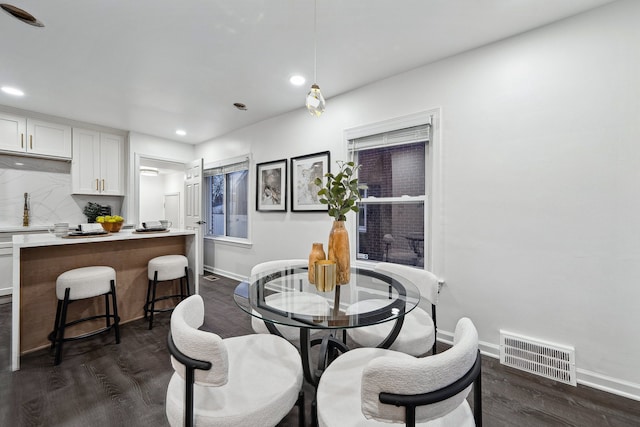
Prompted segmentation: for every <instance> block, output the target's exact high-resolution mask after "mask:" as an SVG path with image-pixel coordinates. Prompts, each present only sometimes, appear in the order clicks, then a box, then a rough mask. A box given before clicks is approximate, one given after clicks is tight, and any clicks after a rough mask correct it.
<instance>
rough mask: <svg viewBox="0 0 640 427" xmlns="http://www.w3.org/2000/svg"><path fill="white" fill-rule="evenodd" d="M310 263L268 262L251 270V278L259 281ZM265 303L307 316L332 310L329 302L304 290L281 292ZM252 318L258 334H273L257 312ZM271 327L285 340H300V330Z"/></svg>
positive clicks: (252, 323)
mask: <svg viewBox="0 0 640 427" xmlns="http://www.w3.org/2000/svg"><path fill="white" fill-rule="evenodd" d="M307 264H308V261H307V260H306V259H284V260H275V261H266V262H262V263H260V264H256V265H255V266H253V268H252V269H251V277H252V278H253V279H257V278H258V277H259V276H260V275H261V274H262V275H264V274H268V273H269V272H273V271H277V270H280V269H286V268H287V267H292V266H293V267H300V266H306V265H307ZM265 302H266V303H267V304H268V305H269V306H271V307H273V308H276V309H283V310H286V311H289V312H298V313H305V314H316V315H318V316H323V315H325V314H327V312H329V310H331V307H330V306H329V301H328V300H327V299H326V298H323V297H322V296H320V295H317V294H312V293H309V292H304V291H302V289H297V290H296V289H292V291H291V292H280V293H274V294H273V295H269V296H267V297H266V298H265ZM252 314H253V316H251V328H252V329H253V331H254V332H255V333H257V334H268V333H271V332H270V330H269V328H268V327H267V324H266V323H265V322H264V320H261V319H260V315H259V314H258V312H256V311H255V310H254V311H253V313H252ZM270 327H271V328H272V329H274V330H275V331H276V332H277V333H278V334H279V335H281V336H282V337H283V338H286V339H287V340H289V341H292V340H299V339H300V328H295V327H292V326H284V325H273V324H271V325H270Z"/></svg>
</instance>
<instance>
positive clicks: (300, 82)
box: [289, 74, 307, 86]
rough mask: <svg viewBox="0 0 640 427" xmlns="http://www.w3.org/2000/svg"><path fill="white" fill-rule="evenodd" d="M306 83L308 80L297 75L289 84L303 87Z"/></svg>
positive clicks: (291, 78) (292, 77) (290, 79)
mask: <svg viewBox="0 0 640 427" xmlns="http://www.w3.org/2000/svg"><path fill="white" fill-rule="evenodd" d="M306 81H307V80H306V79H305V78H304V77H302V76H300V75H297V74H296V75H295V76H291V77H290V78H289V82H290V83H291V84H292V85H294V86H302V85H303V84H304V82H306Z"/></svg>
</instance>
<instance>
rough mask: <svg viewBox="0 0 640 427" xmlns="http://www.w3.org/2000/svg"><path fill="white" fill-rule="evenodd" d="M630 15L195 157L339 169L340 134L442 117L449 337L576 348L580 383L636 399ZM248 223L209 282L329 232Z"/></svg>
mask: <svg viewBox="0 0 640 427" xmlns="http://www.w3.org/2000/svg"><path fill="white" fill-rule="evenodd" d="M638 16H640V2H634V1H619V2H615V3H613V4H611V5H608V6H605V7H604V8H601V9H599V10H595V11H592V12H589V13H586V14H583V15H581V16H578V17H574V18H571V19H568V20H565V21H562V22H560V23H557V24H554V25H550V26H547V27H544V28H542V29H539V30H536V31H533V32H530V33H525V34H523V35H521V36H518V37H515V38H512V39H510V40H506V41H503V42H500V43H497V44H494V45H491V46H488V47H485V48H481V49H477V50H474V51H470V52H467V53H465V54H462V55H459V56H456V57H452V58H449V59H447V60H443V61H440V62H438V63H435V64H432V65H430V66H425V67H422V68H419V69H416V70H413V71H410V72H407V73H405V74H402V75H400V76H397V77H394V78H390V79H387V80H384V81H380V82H377V83H375V84H372V85H369V86H366V87H363V88H361V89H359V90H356V91H353V92H351V93H348V94H346V95H343V96H339V97H335V98H333V99H328V100H327V111H326V113H325V114H324V115H323V116H322V117H321V118H320V119H314V118H312V117H310V116H308V114H307V113H306V112H305V111H304V110H302V109H300V110H297V111H294V112H291V113H289V114H286V115H282V116H279V117H276V118H274V119H271V120H267V121H264V122H261V123H258V124H256V125H254V126H251V127H247V128H245V129H242V130H240V131H237V132H233V133H232V134H230V135H227V136H225V137H222V138H218V139H216V140H213V141H209V142H207V143H204V144H201V145H200V146H198V147H197V148H196V154H198V155H199V156H200V155H202V156H203V157H204V158H205V162H208V161H215V160H219V159H223V158H225V157H232V156H234V155H238V154H244V153H246V152H248V151H250V152H252V153H253V160H254V162H256V163H260V162H264V161H270V160H275V159H280V158H290V157H293V156H298V155H302V154H308V153H313V152H317V151H323V150H327V149H329V150H331V155H332V160H335V159H343V158H345V147H344V142H343V140H342V132H343V130H344V129H346V128H351V127H355V126H358V125H362V124H367V123H373V122H377V121H382V120H386V119H389V118H391V117H397V116H402V115H405V114H410V113H414V112H417V111H423V110H427V109H430V108H434V107H441V108H442V110H441V111H442V117H441V120H442V121H441V135H442V139H441V142H442V149H443V154H442V156H443V164H442V168H443V179H444V181H443V197H444V199H443V200H444V201H443V206H442V215H443V219H444V223H443V227H444V228H443V232H444V238H445V240H444V245H443V247H444V253H443V254H441V255H442V257H443V260H444V261H443V267H442V268H441V269H440V270H441V271H437V272H436V273H437V274H439V275H440V276H442V277H443V278H445V279H446V286H445V288H444V289H443V292H442V294H441V298H440V305H439V307H438V313H439V325H440V327H441V328H442V330H443V332H444V336H446V331H452V330H453V328H454V325H455V321H456V320H457V319H458V318H459V317H462V316H469V317H470V318H471V319H472V320H473V321H474V322H475V324H476V326H477V327H478V330H479V333H480V338H481V340H482V341H483V343H484V348H485V350H488V351H489V352H497V345H498V336H499V330H500V329H505V330H508V331H510V332H516V333H521V334H524V335H528V336H531V337H534V338H538V339H543V340H547V341H551V342H556V343H561V344H567V345H573V346H575V348H576V359H577V367H578V379H579V381H580V382H582V383H587V384H592V385H594V386H597V387H599V388H603V389H607V388H611V389H613V390H614V391H615V392H617V393H619V394H623V395H628V396H632V395H633V396H635V398H636V399H640V369H638V368H637V362H636V360H637V355H638V354H640V339H639V337H640V336H639V335H638V331H637V325H638V324H640V310H638V301H640V286H638V283H637V282H638V277H640V238H639V237H640V215H638V212H639V211H640V186H639V185H638V182H640V168H639V167H638V165H639V164H640V144H638V141H639V140H640V125H638V117H640V102H639V101H638V100H639V99H640V85H639V84H638V76H640V56H639V55H638V46H640V29H639V27H638V26H637V17H638ZM320 83H321V84H322V82H320ZM327 85H330V82H325V83H324V86H327ZM324 86H323V87H324ZM303 97H304V93H302V92H301V103H302V99H303ZM252 173H255V172H254V171H252ZM254 180H255V178H252V181H251V182H254ZM253 199H254V197H253V196H252V197H251V200H252V203H255V202H253ZM252 222H253V224H252V241H253V245H252V247H251V248H244V247H238V246H229V245H224V244H218V243H217V242H216V243H215V244H214V246H213V249H214V250H215V260H216V262H215V267H216V268H217V269H219V270H220V271H223V272H224V271H226V272H229V273H232V274H236V275H247V274H248V272H249V269H250V267H251V266H252V265H253V264H255V263H257V262H260V261H264V260H267V259H275V258H283V257H298V258H299V257H302V258H304V257H305V256H306V255H307V254H308V252H309V250H310V248H311V243H312V242H314V241H322V242H324V241H326V238H327V235H328V232H329V229H330V220H329V218H328V217H327V216H326V215H324V214H302V213H296V214H292V213H291V212H288V213H286V214H283V213H277V214H274V213H260V212H255V211H253V221H252ZM208 249H209V250H210V249H212V246H211V245H209V246H208Z"/></svg>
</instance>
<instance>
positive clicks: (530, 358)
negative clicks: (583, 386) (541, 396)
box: [500, 331, 576, 386]
mask: <svg viewBox="0 0 640 427" xmlns="http://www.w3.org/2000/svg"><path fill="white" fill-rule="evenodd" d="M500 363H502V364H503V365H506V366H511V367H513V368H516V369H520V370H523V371H526V372H530V373H532V374H536V375H540V376H543V377H546V378H550V379H552V380H556V381H560V382H563V383H565V384H571V385H573V386H575V385H576V356H575V349H574V348H573V347H566V346H562V345H557V344H550V343H546V342H543V341H538V340H535V339H532V338H529V337H524V336H520V335H515V334H511V333H508V332H504V331H500Z"/></svg>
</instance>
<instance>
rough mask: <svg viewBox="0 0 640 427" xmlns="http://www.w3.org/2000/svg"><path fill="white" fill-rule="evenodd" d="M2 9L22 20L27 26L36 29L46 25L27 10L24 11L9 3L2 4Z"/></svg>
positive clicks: (0, 5)
mask: <svg viewBox="0 0 640 427" xmlns="http://www.w3.org/2000/svg"><path fill="white" fill-rule="evenodd" d="M0 7H1V8H2V10H4V11H5V12H7V13H8V14H9V15H11V16H13V17H14V18H16V19H19V20H21V21H22V22H24V23H25V24H29V25H33V26H34V27H44V24H43V23H42V22H40V21H38V20H37V19H36V17H35V16H33V15H32V14H30V13H29V12H27V11H26V10H22V9H20V8H19V7H16V6H14V5H12V4H8V3H0Z"/></svg>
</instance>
